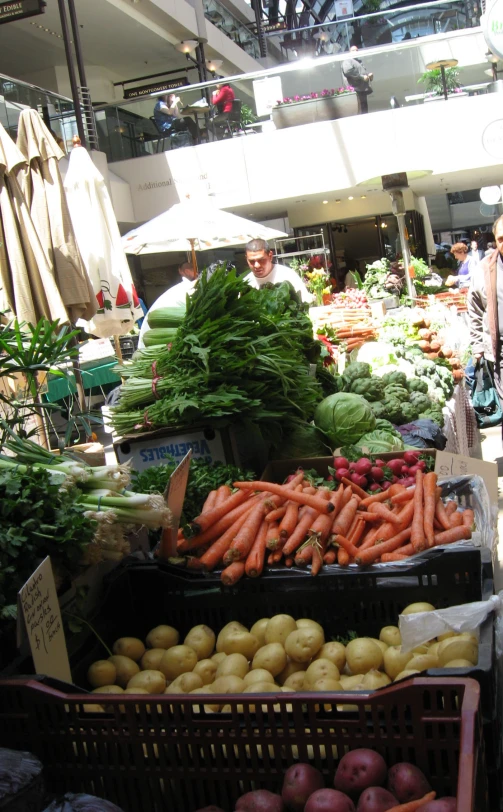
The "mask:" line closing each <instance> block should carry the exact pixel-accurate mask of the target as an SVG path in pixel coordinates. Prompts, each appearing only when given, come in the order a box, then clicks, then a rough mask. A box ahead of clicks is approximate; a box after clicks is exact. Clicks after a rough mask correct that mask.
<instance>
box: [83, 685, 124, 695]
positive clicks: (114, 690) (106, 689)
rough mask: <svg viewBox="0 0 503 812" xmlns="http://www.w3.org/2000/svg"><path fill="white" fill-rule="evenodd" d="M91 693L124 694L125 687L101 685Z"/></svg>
mask: <svg viewBox="0 0 503 812" xmlns="http://www.w3.org/2000/svg"><path fill="white" fill-rule="evenodd" d="M91 693H93V694H123V693H124V688H122V687H121V686H120V685H100V687H99V688H95V689H94V691H92V692H91Z"/></svg>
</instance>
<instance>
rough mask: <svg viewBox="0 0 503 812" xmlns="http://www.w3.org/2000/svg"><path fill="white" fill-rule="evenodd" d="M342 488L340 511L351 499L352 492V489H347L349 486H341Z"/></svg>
mask: <svg viewBox="0 0 503 812" xmlns="http://www.w3.org/2000/svg"><path fill="white" fill-rule="evenodd" d="M341 485H342V483H341ZM342 487H343V488H344V490H343V492H342V504H341V510H342V508H343V507H344V505H347V503H348V502H349V500H350V499H352V498H353V491H352V489H351V488H350V487H349V485H348V486H347V487H344V485H342Z"/></svg>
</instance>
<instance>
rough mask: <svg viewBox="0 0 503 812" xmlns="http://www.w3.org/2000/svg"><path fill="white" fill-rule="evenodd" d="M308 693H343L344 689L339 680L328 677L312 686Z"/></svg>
mask: <svg viewBox="0 0 503 812" xmlns="http://www.w3.org/2000/svg"><path fill="white" fill-rule="evenodd" d="M305 690H307V691H343V690H344V689H343V687H342V685H341V683H340V682H339V681H338V680H335V679H329V678H328V677H325V678H322V679H319V680H317V681H316V682H315V683H314V685H310V686H309V687H308V688H306V689H305Z"/></svg>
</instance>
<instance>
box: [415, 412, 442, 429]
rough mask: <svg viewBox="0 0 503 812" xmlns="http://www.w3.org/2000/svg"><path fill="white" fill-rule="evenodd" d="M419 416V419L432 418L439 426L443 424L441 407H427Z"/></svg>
mask: <svg viewBox="0 0 503 812" xmlns="http://www.w3.org/2000/svg"><path fill="white" fill-rule="evenodd" d="M419 417H420V418H421V420H433V421H434V422H435V423H438V425H439V426H443V425H444V416H443V414H442V411H441V409H434V408H431V409H428V410H427V411H426V412H421V414H420V415H419Z"/></svg>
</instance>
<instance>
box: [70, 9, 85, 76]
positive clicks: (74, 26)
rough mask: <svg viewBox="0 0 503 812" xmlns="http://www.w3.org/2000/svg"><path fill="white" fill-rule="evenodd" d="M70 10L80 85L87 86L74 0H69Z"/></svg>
mask: <svg viewBox="0 0 503 812" xmlns="http://www.w3.org/2000/svg"><path fill="white" fill-rule="evenodd" d="M68 11H69V12H70V23H71V25H72V34H73V47H74V48H75V59H76V60H77V69H78V71H79V79H80V86H81V87H87V82H86V70H85V67H84V59H83V57H82V47H81V45H80V32H79V24H78V21H77V13H76V11H75V3H74V0H68Z"/></svg>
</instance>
